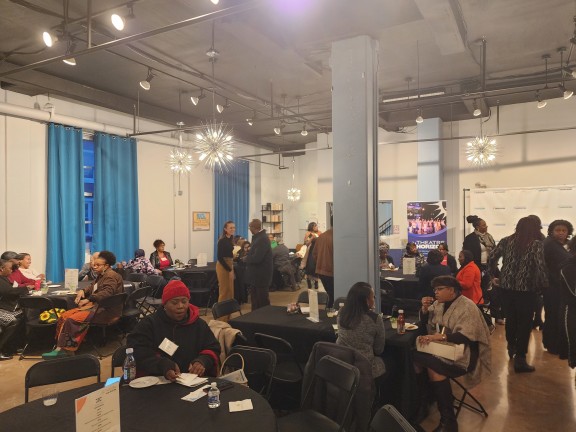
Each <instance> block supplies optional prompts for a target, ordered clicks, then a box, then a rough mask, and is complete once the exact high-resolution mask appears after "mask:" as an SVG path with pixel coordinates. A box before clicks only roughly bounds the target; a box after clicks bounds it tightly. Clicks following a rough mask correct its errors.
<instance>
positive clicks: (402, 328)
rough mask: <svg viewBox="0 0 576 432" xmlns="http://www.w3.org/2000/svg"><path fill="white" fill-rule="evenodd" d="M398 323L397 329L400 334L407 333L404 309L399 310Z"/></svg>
mask: <svg viewBox="0 0 576 432" xmlns="http://www.w3.org/2000/svg"><path fill="white" fill-rule="evenodd" d="M396 323H397V327H396V329H397V331H398V334H404V333H406V319H405V318H404V310H403V309H400V310H399V311H398V319H397V320H396Z"/></svg>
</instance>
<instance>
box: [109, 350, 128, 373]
mask: <svg viewBox="0 0 576 432" xmlns="http://www.w3.org/2000/svg"><path fill="white" fill-rule="evenodd" d="M125 359H126V345H122V346H119V347H118V348H116V351H114V354H112V361H111V363H110V378H114V368H117V367H120V368H121V367H123V366H124V360H125Z"/></svg>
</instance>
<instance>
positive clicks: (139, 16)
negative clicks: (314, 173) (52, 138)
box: [0, 0, 576, 151]
mask: <svg viewBox="0 0 576 432" xmlns="http://www.w3.org/2000/svg"><path fill="white" fill-rule="evenodd" d="M89 4H91V9H92V10H91V17H92V19H91V20H89V22H90V24H88V20H87V16H88V9H89ZM129 4H131V5H132V8H133V15H134V17H133V18H131V19H129V20H127V23H126V27H125V29H124V30H123V31H118V30H116V29H115V28H114V27H113V26H112V25H111V23H110V15H111V14H112V13H119V14H120V15H127V14H128V12H129V9H128V7H127V5H129ZM66 5H67V11H68V12H67V14H66V13H65V12H64V11H65V9H66ZM575 14H576V1H575V0H547V1H542V0H505V1H503V0H434V1H430V0H356V1H350V0H267V1H263V0H261V1H258V0H256V1H249V0H245V1H244V0H220V3H219V4H218V5H214V4H213V3H212V2H211V1H210V0H170V1H166V0H133V1H129V0H98V1H92V2H89V0H74V1H69V0H3V1H1V2H0V85H1V86H2V88H4V89H7V90H10V91H15V92H21V93H25V94H28V95H39V94H43V95H45V94H50V95H54V96H58V97H63V98H67V99H72V100H77V101H81V102H84V103H90V104H94V105H97V106H102V107H106V108H111V109H116V110H118V111H122V112H126V113H130V114H132V113H133V112H134V109H135V108H134V107H135V106H136V107H137V108H136V110H137V112H138V114H139V115H140V116H141V117H144V118H149V119H152V120H158V121H162V122H165V123H168V124H173V125H176V123H177V122H179V121H182V122H184V123H185V124H186V126H187V127H188V126H197V125H200V124H201V122H202V121H207V120H210V119H212V117H213V115H215V116H216V118H217V120H218V121H220V120H222V121H224V122H227V123H228V124H230V125H231V126H232V127H233V128H234V136H235V138H237V139H238V140H239V141H243V142H248V143H251V144H253V145H256V146H259V147H263V148H267V149H270V150H273V151H280V150H284V151H286V150H290V149H297V148H301V146H302V145H303V144H305V143H307V142H310V141H314V140H315V135H316V133H318V132H326V131H330V130H331V71H330V66H329V64H330V50H331V43H332V42H333V41H336V40H340V39H344V38H349V37H353V36H357V35H369V36H371V37H372V38H374V39H376V40H378V41H379V68H378V87H379V92H380V95H379V98H380V101H381V102H380V104H379V122H380V126H381V127H383V128H385V129H387V130H397V131H404V130H407V128H410V127H412V126H414V125H415V124H416V123H415V118H416V116H417V115H418V109H419V108H420V109H421V110H422V115H423V116H424V117H440V118H442V119H443V120H444V121H450V120H462V119H468V118H473V115H472V113H473V111H474V109H475V105H476V106H477V107H478V108H480V109H481V111H482V115H483V116H488V115H490V108H492V107H495V106H496V105H507V104H513V103H521V102H527V101H536V99H537V96H536V91H537V90H538V89H542V90H541V91H540V96H541V97H542V98H545V99H549V98H556V97H562V92H561V91H560V90H559V85H560V83H561V79H562V77H561V73H560V71H561V70H564V72H565V74H564V78H565V80H566V83H565V86H566V87H567V88H569V89H573V90H576V80H573V78H572V76H571V74H570V72H571V68H572V67H573V66H572V65H573V64H574V63H576V60H575V58H576V52H574V53H572V48H573V45H572V44H571V42H570V39H571V38H573V37H575V34H574V26H575V25H574V22H573V16H574V15H575ZM65 15H67V18H65ZM65 21H66V22H67V24H66V26H65V29H64V25H63V23H64V22H65ZM182 21H185V22H182ZM179 22H182V23H181V24H179V25H176V23H179ZM213 25H214V26H213ZM89 27H91V32H88V28H89ZM48 29H51V30H52V31H53V32H56V33H60V36H62V33H63V31H64V30H65V35H64V38H62V37H60V39H61V40H60V41H59V42H58V43H56V44H55V45H54V46H53V47H52V48H47V47H46V46H45V45H44V43H43V42H42V37H41V33H42V31H44V30H48ZM213 29H214V44H213V45H212V31H213ZM154 30H157V31H154ZM88 34H90V35H91V43H92V48H90V49H88V46H87V43H88ZM483 38H484V39H485V41H486V43H485V53H486V55H485V57H483V55H482V52H483V44H482V39H483ZM126 39H127V40H126ZM68 41H69V42H70V43H74V44H75V47H76V55H75V58H76V61H77V65H76V66H68V65H66V64H64V63H63V62H62V61H61V60H62V57H61V56H63V55H65V54H66V48H67V46H68ZM574 41H575V42H576V39H575V40H574ZM103 44H105V45H103ZM212 46H213V47H214V49H215V50H217V51H218V52H219V54H220V55H219V56H218V60H217V62H216V63H215V64H214V80H213V79H212V77H213V75H212V73H213V72H212V66H213V65H212V63H211V62H210V61H209V58H208V56H207V55H206V51H207V50H208V49H209V48H211V47H212ZM562 46H564V47H566V52H565V53H564V64H563V66H564V67H563V68H560V54H559V53H558V52H557V49H558V48H559V47H562ZM544 54H550V56H551V58H550V60H549V72H548V74H547V82H548V87H547V88H544V87H545V80H546V76H545V75H546V74H545V73H544V60H543V59H542V56H543V55H544ZM59 57H60V58H59ZM483 58H485V62H484V61H483ZM41 61H43V62H41ZM38 62H41V63H39V64H37V63H38ZM148 68H152V72H153V74H154V75H155V77H154V78H153V80H152V81H151V89H150V90H149V91H144V90H142V89H141V88H140V86H139V85H138V82H139V81H140V80H143V79H145V78H146V75H147V72H148ZM408 77H411V78H412V82H411V83H410V91H408V82H407V78H408ZM212 90H214V93H215V94H214V99H215V103H216V104H221V105H225V104H226V102H228V104H229V106H228V107H227V108H226V109H225V110H224V111H223V113H222V114H219V113H214V110H213V104H212ZM202 92H203V94H204V95H206V97H205V98H204V99H202V100H201V101H200V103H199V104H198V105H197V106H194V105H193V104H192V103H191V102H190V97H191V96H198V95H200V94H201V93H202ZM430 94H432V95H433V96H426V95H430ZM418 95H420V97H418ZM408 96H410V101H408V100H407V99H406V98H407V97H408ZM398 98H400V100H397V101H388V102H383V101H384V100H390V99H398ZM248 118H250V119H255V120H254V122H253V125H252V126H250V125H248V123H247V122H246V119H248ZM304 124H306V128H307V130H308V131H309V134H308V135H307V136H302V135H301V133H300V132H301V131H302V128H303V126H304ZM277 126H283V127H282V132H283V133H282V135H281V136H277V135H275V133H274V132H273V128H274V127H277Z"/></svg>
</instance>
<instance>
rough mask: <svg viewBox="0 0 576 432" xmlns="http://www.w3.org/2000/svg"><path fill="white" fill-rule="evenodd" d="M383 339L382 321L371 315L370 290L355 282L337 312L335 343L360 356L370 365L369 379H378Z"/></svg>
mask: <svg viewBox="0 0 576 432" xmlns="http://www.w3.org/2000/svg"><path fill="white" fill-rule="evenodd" d="M385 340H386V337H385V330H384V322H383V321H382V317H381V316H380V315H378V314H376V313H375V312H374V290H373V289H372V287H371V286H370V284H368V283H366V282H356V283H355V284H354V285H352V288H350V290H349V291H348V295H347V296H346V301H345V302H344V306H342V307H341V308H340V310H339V312H338V339H337V340H336V343H337V344H339V345H345V346H348V347H351V348H354V349H355V350H357V351H359V352H360V353H362V354H363V355H364V356H365V357H366V358H367V359H368V360H370V362H371V363H372V377H373V378H378V377H380V376H382V375H383V374H384V372H386V367H385V366H384V360H382V357H380V354H382V352H383V351H384V343H385Z"/></svg>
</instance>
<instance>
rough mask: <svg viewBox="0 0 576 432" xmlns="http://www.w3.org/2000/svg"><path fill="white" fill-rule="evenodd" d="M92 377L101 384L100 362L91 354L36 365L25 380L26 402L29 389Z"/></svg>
mask: <svg viewBox="0 0 576 432" xmlns="http://www.w3.org/2000/svg"><path fill="white" fill-rule="evenodd" d="M92 376H93V377H96V382H100V362H99V361H98V359H97V358H96V357H94V356H93V355H90V354H83V355H77V356H73V357H63V358H57V359H54V360H49V361H45V362H39V363H36V364H34V365H32V366H31V367H30V369H28V371H27V372H26V377H25V378H24V402H26V403H28V393H29V389H31V388H33V387H38V386H43V385H48V384H56V383H61V382H67V381H74V380H77V379H81V378H89V377H92Z"/></svg>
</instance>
